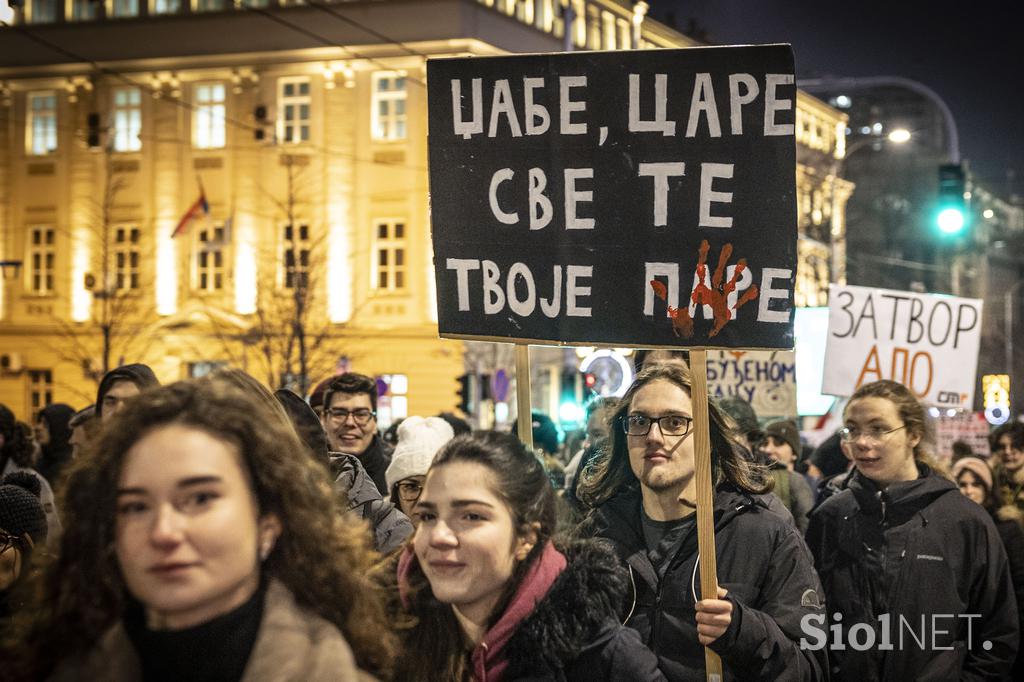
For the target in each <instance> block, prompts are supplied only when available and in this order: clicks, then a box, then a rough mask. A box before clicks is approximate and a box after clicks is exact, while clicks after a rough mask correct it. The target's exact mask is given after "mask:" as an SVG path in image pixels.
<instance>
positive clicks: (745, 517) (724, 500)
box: [581, 485, 828, 682]
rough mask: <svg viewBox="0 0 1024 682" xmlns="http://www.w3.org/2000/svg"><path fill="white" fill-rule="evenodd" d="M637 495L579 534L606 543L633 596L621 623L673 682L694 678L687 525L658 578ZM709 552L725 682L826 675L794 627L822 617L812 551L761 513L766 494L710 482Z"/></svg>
mask: <svg viewBox="0 0 1024 682" xmlns="http://www.w3.org/2000/svg"><path fill="white" fill-rule="evenodd" d="M641 505H642V502H641V498H640V492H639V490H636V489H634V490H630V491H627V492H625V493H623V494H621V495H618V496H616V497H614V498H612V499H611V500H609V501H608V502H606V503H604V504H603V505H601V506H600V507H598V508H597V509H595V510H594V512H593V513H592V514H591V516H590V517H589V518H588V519H587V521H586V522H585V523H584V525H583V527H582V529H581V530H583V532H586V533H590V534H593V535H596V536H598V537H603V538H607V539H608V540H610V541H611V542H612V543H613V545H614V547H615V550H616V553H617V554H618V556H619V558H621V559H623V560H624V561H625V562H626V564H627V565H628V567H629V570H630V578H631V582H632V588H633V589H632V590H631V592H632V594H631V596H630V599H629V602H630V606H629V608H628V615H627V618H626V622H625V624H626V625H628V626H629V627H631V628H633V629H635V630H636V631H637V632H638V633H639V634H640V637H641V639H642V640H643V641H644V642H645V643H646V644H647V646H649V647H650V648H651V649H652V650H653V651H654V653H655V654H657V655H658V661H659V665H660V667H661V670H662V672H664V673H665V676H666V677H667V678H668V679H669V680H672V681H673V682H677V681H683V680H687V681H690V680H692V681H693V682H698V681H703V680H704V679H705V672H704V647H703V646H701V644H700V641H699V640H698V639H697V622H696V601H697V600H699V599H701V598H702V596H701V593H700V580H698V579H697V571H698V547H697V532H696V526H695V527H694V528H693V530H692V531H691V532H690V533H689V535H687V536H686V538H684V540H683V543H682V545H681V546H680V548H679V550H678V551H677V552H676V554H675V556H674V557H673V558H671V559H670V560H669V564H668V567H667V568H666V569H665V573H664V577H663V578H662V579H661V580H659V579H658V574H657V571H656V569H655V566H654V565H653V564H652V563H651V560H650V558H649V557H648V554H647V546H646V543H645V541H644V536H643V530H642V525H641V524H642V518H641V513H642V507H641ZM714 518H715V550H716V556H717V563H718V582H719V585H720V586H721V587H723V588H725V589H726V590H727V591H728V595H727V597H726V599H728V600H729V601H730V602H732V605H733V613H732V622H731V624H730V625H729V628H728V629H727V630H726V632H725V634H723V635H722V636H721V637H719V638H718V639H717V640H715V642H714V643H712V645H711V649H712V650H714V651H715V652H716V653H717V654H718V655H719V656H721V658H722V664H723V673H724V679H726V680H820V679H827V672H828V663H827V657H826V654H825V652H824V651H805V650H802V649H801V647H800V638H801V635H802V632H801V627H800V623H801V620H802V619H803V618H804V617H805V616H808V615H811V616H819V615H824V606H823V605H822V598H821V583H820V582H819V580H818V576H817V574H816V573H815V572H814V567H813V563H812V559H811V554H810V552H809V551H808V550H807V546H806V545H805V544H804V541H803V538H801V537H800V533H799V532H797V530H796V528H795V527H794V526H793V524H792V522H791V521H789V520H787V519H785V518H783V517H782V516H781V515H779V514H778V513H776V512H774V511H772V510H770V509H769V499H768V496H766V495H751V494H748V493H743V492H740V491H738V490H736V489H735V488H733V487H732V486H729V485H723V486H719V488H718V490H717V491H716V493H715V511H714Z"/></svg>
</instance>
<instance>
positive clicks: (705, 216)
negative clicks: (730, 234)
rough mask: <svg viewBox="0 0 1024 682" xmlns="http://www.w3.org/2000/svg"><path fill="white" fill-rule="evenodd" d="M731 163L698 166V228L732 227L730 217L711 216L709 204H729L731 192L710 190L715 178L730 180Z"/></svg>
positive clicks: (731, 172)
mask: <svg viewBox="0 0 1024 682" xmlns="http://www.w3.org/2000/svg"><path fill="white" fill-rule="evenodd" d="M734 165H735V164H731V163H702V164H701V165H700V226H701V227H732V216H713V215H711V203H712V202H715V203H719V204H731V203H732V192H716V191H714V190H713V189H711V186H712V184H713V183H714V181H715V179H716V178H725V179H727V180H728V179H731V178H732V174H733V166H734Z"/></svg>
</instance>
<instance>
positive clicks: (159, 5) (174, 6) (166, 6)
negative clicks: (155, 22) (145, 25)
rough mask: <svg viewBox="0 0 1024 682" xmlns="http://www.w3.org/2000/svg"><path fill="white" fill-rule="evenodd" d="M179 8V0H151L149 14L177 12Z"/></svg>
mask: <svg viewBox="0 0 1024 682" xmlns="http://www.w3.org/2000/svg"><path fill="white" fill-rule="evenodd" d="M180 10H181V0H153V4H152V9H151V10H150V14H177V13H178V12H179V11H180Z"/></svg>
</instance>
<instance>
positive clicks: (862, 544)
mask: <svg viewBox="0 0 1024 682" xmlns="http://www.w3.org/2000/svg"><path fill="white" fill-rule="evenodd" d="M919 467H920V477H919V478H917V479H916V480H913V481H904V482H899V483H893V484H891V485H889V486H888V487H887V488H886V489H885V490H884V491H880V490H879V489H878V488H877V486H875V484H874V483H873V482H872V481H870V480H869V479H867V478H865V477H864V476H861V475H860V474H858V473H856V472H855V473H852V474H851V475H849V476H848V477H847V478H846V480H845V482H844V489H842V490H841V491H840V492H838V493H836V494H835V495H833V496H832V497H830V498H829V499H828V500H827V501H826V502H825V503H823V504H822V505H821V506H819V507H818V508H817V509H816V510H815V511H814V512H813V513H812V514H811V522H810V526H809V528H808V530H807V543H808V545H809V546H810V548H811V551H812V552H813V553H814V557H815V562H816V565H817V568H818V573H819V574H820V575H821V579H822V582H823V583H824V586H825V595H826V597H827V604H828V610H829V616H830V619H829V621H828V622H827V623H822V624H820V625H818V626H817V627H819V628H820V629H821V630H825V629H826V628H827V627H828V626H831V625H833V623H834V622H835V621H834V614H842V621H841V625H842V627H843V641H844V643H847V644H848V643H849V641H850V640H849V628H850V627H852V626H853V625H856V624H857V623H864V624H866V625H867V627H868V628H870V630H872V631H873V632H874V640H875V645H874V646H870V647H868V648H867V650H866V651H857V650H855V649H853V648H852V647H849V646H847V648H846V649H845V650H836V651H833V652H832V653H830V658H831V660H832V663H833V668H832V672H833V677H834V678H835V679H840V680H857V682H870V681H871V680H950V681H953V680H982V679H985V680H998V679H1007V678H1008V676H1009V673H1010V666H1011V665H1012V663H1013V660H1014V655H1015V652H1016V649H1017V644H1018V625H1017V606H1016V603H1015V598H1014V593H1013V585H1012V584H1011V582H1010V571H1009V567H1008V566H1007V561H1006V552H1005V551H1004V550H1003V543H1002V541H1001V540H1000V539H999V535H998V533H997V532H996V529H995V526H994V525H993V524H992V519H991V518H989V515H988V513H987V512H986V511H985V510H984V509H983V508H982V507H981V506H980V505H978V504H975V503H974V502H972V501H971V500H969V499H967V498H966V497H964V496H963V495H961V494H960V492H959V490H958V489H957V487H956V485H955V484H953V483H952V482H951V481H949V480H947V479H945V478H942V477H941V476H938V475H936V474H935V473H933V472H932V471H930V470H929V469H928V468H927V467H924V466H923V465H919ZM884 614H888V619H889V621H888V622H890V625H889V626H888V627H889V632H890V633H891V636H890V637H889V639H888V640H886V641H889V642H891V644H892V646H893V649H892V650H891V651H883V650H881V648H880V645H879V643H880V642H882V641H883V640H882V630H883V629H884V628H883V626H882V625H881V623H883V622H886V621H885V620H879V617H880V616H883V615H884ZM904 622H905V623H907V624H909V625H907V626H906V627H904V625H903V623H904ZM922 622H923V623H924V645H923V646H922V645H920V644H918V643H917V642H918V641H920V640H921V637H922ZM933 622H934V624H933ZM908 628H909V630H908ZM858 630H860V631H861V632H859V635H858V637H859V640H858V641H860V642H861V643H864V642H866V641H867V638H868V634H867V631H866V629H865V628H864V627H861V628H858ZM911 632H913V633H915V634H916V636H917V640H915V639H914V636H913V635H912V634H910V633H911ZM968 633H970V634H968ZM829 635H830V637H829V639H834V637H831V631H829ZM901 635H902V646H900V644H901V641H900V640H901ZM968 640H970V641H968ZM986 641H987V642H988V643H990V644H991V646H990V648H989V649H987V650H986V649H985V647H984V646H983V642H986Z"/></svg>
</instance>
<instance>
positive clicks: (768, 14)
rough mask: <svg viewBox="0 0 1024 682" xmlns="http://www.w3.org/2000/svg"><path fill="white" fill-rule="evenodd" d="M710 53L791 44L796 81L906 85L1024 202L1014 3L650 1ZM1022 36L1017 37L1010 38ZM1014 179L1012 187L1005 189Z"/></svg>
mask: <svg viewBox="0 0 1024 682" xmlns="http://www.w3.org/2000/svg"><path fill="white" fill-rule="evenodd" d="M648 1H649V3H650V4H651V5H652V8H651V15H652V16H654V17H655V18H657V19H659V20H662V21H665V22H666V23H669V24H671V23H672V21H673V19H674V24H675V27H676V28H677V29H678V30H680V31H682V32H683V33H686V34H687V35H693V36H695V37H698V38H700V37H701V36H699V35H697V33H696V32H695V31H692V30H690V27H691V21H692V22H694V25H695V26H696V29H697V31H701V30H703V31H704V32H705V34H706V35H705V36H704V37H703V39H704V40H706V41H707V42H709V43H712V44H719V45H728V44H745V43H773V42H786V43H791V44H792V45H793V51H794V53H795V55H796V67H797V75H798V78H799V77H818V76H828V75H831V76H837V77H842V76H901V77H904V78H910V79H913V80H916V81H919V82H921V83H924V84H925V85H927V86H928V87H930V88H932V89H933V90H934V91H935V92H937V93H938V94H939V96H940V97H941V98H942V99H943V100H944V101H945V102H946V104H947V105H948V106H949V107H950V109H951V110H952V111H953V116H954V118H955V119H956V123H957V129H958V131H959V134H960V154H961V156H962V157H963V158H964V159H965V160H967V161H968V162H969V164H970V167H971V169H972V170H973V171H974V173H975V176H976V177H977V178H978V180H979V181H981V182H982V183H984V185H985V186H986V187H988V188H989V189H990V190H992V191H994V192H996V193H997V194H999V195H1000V196H1003V197H1007V196H1008V195H1009V192H1010V191H1011V189H1012V191H1014V192H1016V193H1017V194H1018V195H1021V196H1024V92H1022V90H1024V73H1022V71H1024V49H1022V48H1021V44H1022V39H1021V35H1020V33H1019V27H1020V24H1019V22H1017V21H1014V20H1011V17H1010V8H1011V7H1012V6H1014V5H1016V3H1015V2H1010V1H1009V0H1003V1H999V0H973V1H971V2H950V1H949V0H936V1H932V2H924V1H921V0H889V1H888V2H879V1H877V0H849V1H847V2H835V1H832V0H816V1H815V0H648ZM1014 32H1016V35H1012V33H1014ZM1008 174H1010V175H1012V177H1013V180H1012V181H1011V180H1008Z"/></svg>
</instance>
